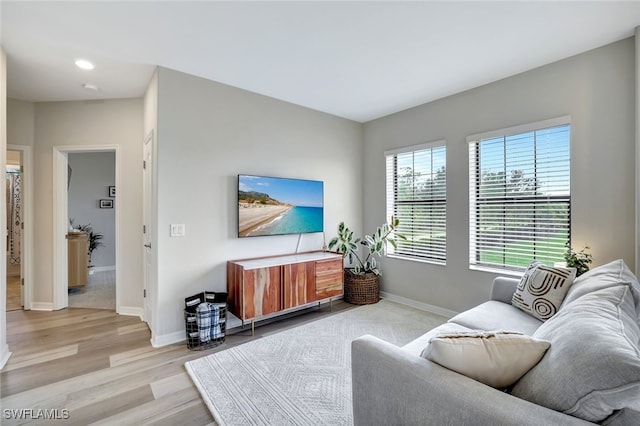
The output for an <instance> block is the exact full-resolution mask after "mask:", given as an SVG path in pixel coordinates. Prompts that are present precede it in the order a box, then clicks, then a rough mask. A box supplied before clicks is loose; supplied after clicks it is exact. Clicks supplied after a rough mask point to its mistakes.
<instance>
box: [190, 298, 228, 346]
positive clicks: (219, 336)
mask: <svg viewBox="0 0 640 426" xmlns="http://www.w3.org/2000/svg"><path fill="white" fill-rule="evenodd" d="M184 303H185V309H184V324H185V331H186V338H187V347H188V348H189V349H191V350H195V351H201V350H205V349H210V348H214V347H216V346H220V345H221V344H223V343H224V339H225V336H226V331H227V293H217V292H213V291H204V292H202V293H198V294H194V295H193V296H190V297H187V298H185V299H184ZM202 303H208V307H209V310H205V311H203V312H198V311H197V308H198V306H199V305H200V304H202Z"/></svg>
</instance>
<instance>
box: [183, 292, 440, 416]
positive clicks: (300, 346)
mask: <svg viewBox="0 0 640 426" xmlns="http://www.w3.org/2000/svg"><path fill="white" fill-rule="evenodd" d="M446 320H447V319H446V318H445V317H442V316H438V315H434V314H430V313H427V312H424V311H419V310H417V309H413V308H411V307H408V306H405V305H400V304H397V303H394V302H390V301H386V300H382V301H380V302H379V303H377V304H375V305H366V306H361V307H358V308H356V309H350V310H348V311H345V312H340V313H337V314H335V315H333V316H330V317H326V318H323V319H320V320H318V321H314V322H312V323H307V324H303V325H301V326H298V327H295V328H291V329H288V330H285V331H282V332H279V333H275V334H272V335H269V336H266V337H264V338H262V339H257V340H253V341H251V342H248V343H245V344H243V345H240V346H236V347H233V348H230V349H227V350H224V351H221V352H217V353H215V354H212V355H209V356H206V357H203V358H199V359H197V360H194V361H189V362H187V363H186V364H185V367H186V368H187V371H188V372H189V375H190V376H191V378H192V380H193V382H194V383H195V385H196V387H197V388H198V390H199V391H200V394H201V395H202V398H203V400H204V401H205V403H206V404H207V406H208V407H209V410H210V411H211V413H212V414H213V416H214V418H215V420H216V422H217V423H218V424H220V425H314V426H315V425H350V424H352V423H353V413H352V408H351V341H352V340H353V339H355V338H356V337H359V336H362V335H363V334H372V335H374V336H377V337H380V338H382V339H384V340H386V341H389V342H392V343H394V344H397V345H404V344H406V343H408V342H410V341H411V340H413V339H414V338H416V337H418V336H420V335H422V334H423V333H425V332H426V331H428V330H430V329H432V328H433V327H436V326H438V325H440V324H442V323H444V322H445V321H446Z"/></svg>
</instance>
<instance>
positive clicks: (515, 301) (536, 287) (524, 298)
mask: <svg viewBox="0 0 640 426" xmlns="http://www.w3.org/2000/svg"><path fill="white" fill-rule="evenodd" d="M575 277H576V269H575V268H552V267H550V266H545V265H543V264H542V263H541V262H538V261H533V262H531V264H530V265H529V267H528V268H527V270H526V271H525V272H524V275H523V276H522V279H521V280H520V283H519V284H518V288H517V289H516V292H515V293H514V294H513V298H512V299H511V304H512V305H513V306H515V307H517V308H520V309H522V310H523V311H524V312H526V313H528V314H530V315H532V316H534V317H536V318H538V319H539V320H541V321H546V320H548V319H549V318H551V317H552V316H553V315H555V314H556V312H558V309H559V308H560V305H561V304H562V301H563V300H564V297H565V296H566V295H567V291H569V287H570V286H571V284H573V280H574V279H575Z"/></svg>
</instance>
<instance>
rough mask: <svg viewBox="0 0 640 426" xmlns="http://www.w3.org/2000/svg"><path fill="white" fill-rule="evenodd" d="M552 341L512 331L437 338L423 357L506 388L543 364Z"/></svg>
mask: <svg viewBox="0 0 640 426" xmlns="http://www.w3.org/2000/svg"><path fill="white" fill-rule="evenodd" d="M548 348H549V342H547V341H545V340H539V339H535V338H533V337H530V336H526V335H524V334H522V333H517V332H509V331H480V330H474V331H462V332H457V333H441V334H437V335H435V336H433V337H432V338H431V340H430V342H429V345H427V347H426V348H425V349H424V351H422V354H421V356H422V357H423V358H426V359H428V360H430V361H433V362H435V363H437V364H440V365H442V366H443V367H445V368H448V369H450V370H453V371H456V372H458V373H460V374H464V375H465V376H467V377H470V378H472V379H474V380H477V381H479V382H482V383H484V384H486V385H489V386H492V387H494V388H499V389H501V388H506V387H508V386H511V385H512V384H513V383H514V382H515V381H516V380H518V379H519V378H520V377H522V375H523V374H525V373H526V372H527V371H529V370H530V369H531V367H533V366H534V365H536V364H537V363H538V361H540V358H542V356H543V355H544V353H545V352H546V350H547V349H548Z"/></svg>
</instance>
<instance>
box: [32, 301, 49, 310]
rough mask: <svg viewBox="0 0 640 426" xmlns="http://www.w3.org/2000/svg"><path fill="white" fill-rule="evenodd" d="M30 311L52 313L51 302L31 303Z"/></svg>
mask: <svg viewBox="0 0 640 426" xmlns="http://www.w3.org/2000/svg"><path fill="white" fill-rule="evenodd" d="M31 310H32V311H53V303H51V302H31Z"/></svg>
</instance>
